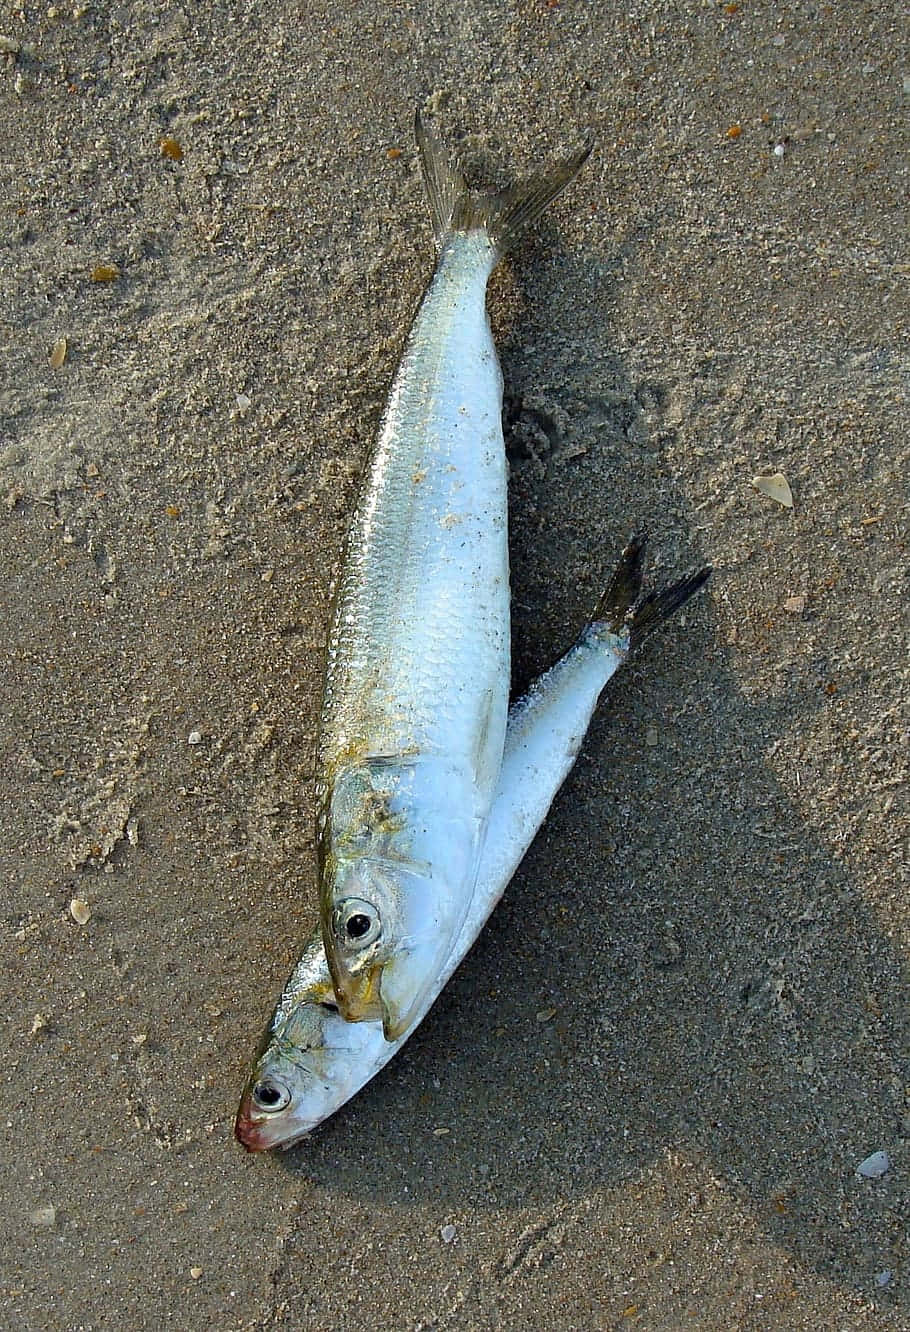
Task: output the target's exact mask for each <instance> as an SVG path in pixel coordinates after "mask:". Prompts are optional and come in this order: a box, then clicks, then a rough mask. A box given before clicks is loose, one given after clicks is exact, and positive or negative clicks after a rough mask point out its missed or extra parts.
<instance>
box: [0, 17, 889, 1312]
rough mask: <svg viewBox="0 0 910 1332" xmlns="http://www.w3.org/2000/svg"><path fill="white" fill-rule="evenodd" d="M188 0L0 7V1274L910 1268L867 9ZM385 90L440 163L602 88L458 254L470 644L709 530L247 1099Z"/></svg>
mask: <svg viewBox="0 0 910 1332" xmlns="http://www.w3.org/2000/svg"><path fill="white" fill-rule="evenodd" d="M232 8H233V10H234V12H233V13H232V14H231V16H230V17H228V15H227V11H226V9H225V8H224V7H222V6H216V5H212V4H209V3H207V2H206V0H203V3H200V4H199V5H196V6H192V7H185V8H183V9H171V10H169V11H167V12H166V13H164V12H162V10H161V7H160V6H156V5H152V4H150V3H142V2H139V3H135V4H125V5H121V6H116V7H112V6H102V5H97V6H92V5H88V6H78V7H77V8H76V9H75V10H74V9H73V8H72V7H70V6H58V7H53V8H51V9H47V8H44V7H41V8H39V9H36V10H28V11H26V12H25V13H24V14H23V13H22V12H20V11H19V10H17V9H12V10H9V9H8V10H7V12H6V15H5V17H4V18H3V19H2V22H0V36H2V37H3V39H4V40H3V42H2V43H0V87H2V101H0V107H2V116H3V122H2V128H3V134H4V143H5V152H4V154H3V159H4V161H3V171H2V175H0V198H2V206H3V218H4V225H3V228H2V232H0V244H2V247H3V262H2V266H0V284H2V295H3V301H2V307H0V309H2V315H0V340H2V357H0V483H2V492H0V493H2V495H3V496H4V498H5V500H6V503H5V505H3V506H0V577H2V603H0V604H2V622H3V634H2V653H3V670H2V673H0V691H2V694H0V716H2V721H0V738H2V746H3V756H4V761H3V763H2V768H0V781H2V799H0V864H2V872H3V878H4V882H5V884H6V889H5V894H6V907H5V910H4V912H3V919H2V933H0V939H2V949H3V965H2V983H3V989H4V998H3V1004H2V1014H3V1031H4V1041H3V1051H4V1060H3V1075H2V1089H3V1091H2V1095H3V1100H2V1110H3V1119H4V1123H5V1150H4V1153H3V1158H4V1168H3V1171H2V1179H3V1185H2V1187H3V1192H4V1205H3V1207H2V1222H0V1225H2V1234H0V1254H2V1260H0V1326H3V1327H9V1328H17V1329H21V1328H29V1329H31V1328H42V1329H54V1330H56V1329H73V1332H75V1329H101V1328H108V1327H120V1328H122V1327H128V1328H131V1329H161V1328H170V1327H174V1328H184V1327H186V1328H189V1327H194V1328H195V1327H218V1328H222V1329H261V1330H262V1332H266V1329H268V1332H272V1329H279V1328H280V1329H319V1330H322V1329H344V1330H345V1332H348V1330H349V1329H350V1330H356V1329H373V1328H376V1327H377V1326H382V1327H386V1328H394V1329H402V1330H405V1329H407V1330H409V1332H416V1329H430V1328H432V1329H456V1328H457V1329H487V1328H489V1329H493V1328H543V1327H553V1328H561V1329H585V1330H587V1329H607V1328H609V1329H625V1328H629V1329H632V1328H640V1329H648V1332H677V1330H678V1329H699V1330H700V1332H701V1330H703V1332H715V1330H716V1329H721V1328H735V1329H749V1330H752V1329H754V1330H755V1332H766V1330H769V1329H775V1330H776V1329H812V1332H817V1329H819V1328H823V1327H824V1328H830V1329H832V1332H835V1330H836V1332H855V1330H857V1329H862V1330H863V1332H865V1330H866V1329H906V1328H908V1327H910V1300H908V1282H910V1239H908V1232H907V1198H908V1189H907V1169H908V1161H910V1156H908V1142H907V1140H908V1135H910V1117H908V1115H910V1112H908V1105H907V1101H906V1094H907V1086H906V1080H907V1067H908V1065H907V1056H908V1002H907V993H908V991H907V957H908V948H910V907H908V888H907V831H908V817H907V789H908V771H907V767H908V760H907V754H908V749H907V718H908V712H907V700H908V668H907V626H908V614H907V570H908V559H907V476H908V444H907V410H906V397H905V394H906V384H907V361H906V331H907V301H906V288H905V281H906V275H907V254H906V240H905V237H906V197H907V166H906V163H907V153H906V150H907V135H906V120H905V118H904V117H905V116H906V94H905V76H906V74H907V68H906V66H902V65H901V63H900V46H899V41H898V35H899V26H898V25H899V19H898V18H897V17H896V16H893V15H892V13H891V11H889V10H888V9H887V7H881V6H872V5H863V4H854V5H851V6H843V7H842V6H830V7H827V8H821V9H819V8H817V7H814V6H807V5H797V6H795V7H794V6H791V7H788V8H786V9H782V10H781V9H778V8H776V7H772V6H762V5H750V4H745V3H744V4H742V5H727V6H724V5H714V4H707V5H706V4H695V3H693V2H692V0H684V3H682V4H680V5H676V6H662V5H658V6H656V7H655V6H654V5H649V6H636V5H633V6H631V7H628V6H626V7H624V8H623V9H622V10H616V11H615V12H613V13H608V12H605V11H604V10H602V9H601V8H600V7H594V6H587V7H586V6H575V5H570V4H568V3H560V4H548V3H533V4H532V3H521V4H518V5H511V6H505V5H495V4H492V3H481V2H480V0H467V3H463V4H459V5H451V6H447V5H441V4H439V5H429V6H404V7H388V6H379V5H375V4H367V3H363V4H355V5H352V6H348V7H347V8H346V9H345V10H343V11H340V10H339V9H338V7H337V6H335V7H325V8H321V7H320V6H317V5H310V6H305V7H304V9H303V12H302V13H301V12H300V10H299V8H298V7H295V6H285V7H282V6H280V5H277V4H275V3H273V2H269V3H266V0H262V2H261V3H251V4H248V5H245V6H243V7H232ZM418 102H420V103H421V104H423V105H425V106H426V108H427V112H428V115H429V116H430V117H431V118H432V120H433V123H434V125H435V127H436V129H437V131H438V132H439V133H440V134H441V135H442V136H444V137H445V138H446V139H447V140H448V141H449V142H450V143H452V144H453V145H456V144H457V145H458V146H459V148H460V151H461V154H462V157H463V159H464V160H465V162H466V164H467V166H468V168H469V171H470V172H471V173H472V175H473V176H474V177H475V178H476V179H483V180H487V181H490V182H491V183H495V184H502V183H504V182H505V181H506V180H508V179H509V178H510V177H511V176H512V175H513V174H514V173H515V172H516V171H523V170H529V169H531V168H532V167H533V166H534V165H536V164H537V163H539V161H541V160H542V159H544V158H546V157H548V156H550V155H551V154H552V153H553V152H554V151H556V150H558V149H560V148H565V147H566V146H568V145H569V144H571V143H572V142H574V141H575V140H576V138H577V134H578V131H579V130H580V129H582V128H583V127H586V126H589V127H591V128H593V129H594V131H595V133H596V136H597V148H596V153H595V156H594V157H593V158H592V160H591V161H590V162H589V163H588V164H587V165H586V167H585V169H584V172H583V174H582V176H581V177H580V178H579V180H578V182H577V183H575V184H574V185H573V186H572V188H571V189H570V190H569V191H568V192H567V193H566V195H565V196H564V197H563V198H562V199H561V200H560V201H559V203H558V204H557V205H556V207H555V208H554V209H553V210H552V211H551V213H550V214H549V215H548V216H547V218H546V219H545V221H543V222H542V223H541V224H540V225H539V226H538V227H537V228H536V229H535V233H534V235H533V236H531V237H529V238H528V239H527V240H526V242H525V243H524V244H523V245H522V247H521V248H520V250H519V251H518V253H517V254H516V255H514V256H513V257H512V258H510V260H509V261H508V263H507V264H506V265H504V266H503V268H502V269H501V270H500V272H499V273H498V274H497V276H496V277H495V279H494V282H493V286H492V290H491V302H490V303H491V311H492V315H493V321H494V327H495V330H496V334H497V340H498V343H499V346H500V348H501V352H502V361H503V371H504V376H505V381H506V394H507V396H506V405H505V424H506V435H507V445H508V450H509V457H510V462H511V468H512V471H511V513H510V521H511V533H512V536H511V548H512V565H513V574H512V577H513V641H514V685H515V688H516V689H519V688H521V687H523V685H525V684H526V683H527V682H528V681H529V680H530V679H531V678H533V676H534V675H536V674H537V673H538V672H539V671H540V670H541V669H543V668H545V667H546V666H547V665H548V664H549V663H550V662H551V661H552V659H553V658H554V656H555V655H556V654H557V653H558V652H560V651H561V650H563V649H564V648H565V647H566V646H567V645H568V643H569V642H570V641H571V640H572V638H573V637H574V635H575V633H576V631H577V629H578V627H579V626H580V624H581V623H582V621H583V619H584V618H585V616H586V614H587V613H588V611H589V610H590V608H591V607H592V605H593V603H594V600H595V598H596V595H597V593H598V590H599V589H600V587H601V585H602V583H603V581H604V579H605V577H606V576H607V575H608V573H609V571H610V569H611V568H612V565H613V563H614V561H615V558H616V556H617V554H618V552H619V550H620V549H621V547H622V544H623V542H624V541H625V539H626V537H627V535H628V534H629V532H630V531H632V530H634V529H636V528H638V527H640V526H642V525H646V526H647V527H648V528H649V529H650V532H651V545H652V576H653V577H654V578H655V579H659V578H661V577H663V578H667V577H669V576H670V575H671V574H675V573H677V572H685V571H686V570H688V569H691V568H694V567H696V566H697V565H698V564H699V563H701V562H703V561H706V560H707V561H710V562H711V563H712V564H713V565H714V566H715V569H716V573H715V576H714V579H713V580H712V583H711V585H710V589H709V592H708V594H707V595H703V596H702V597H701V598H700V599H699V601H698V602H697V604H693V605H692V606H691V607H690V608H687V611H686V613H685V615H684V616H683V617H680V619H679V620H677V621H676V622H675V623H674V624H673V625H672V626H671V627H669V628H668V629H667V630H666V631H665V632H664V633H663V634H662V635H661V636H660V637H659V638H656V639H655V641H654V642H653V643H650V644H649V645H648V646H647V648H646V650H644V651H643V652H642V654H641V656H640V657H639V658H638V659H637V660H636V661H635V662H634V663H633V664H632V665H631V666H630V667H629V669H628V670H627V672H626V673H625V675H624V676H622V677H619V678H617V680H616V681H615V683H614V686H613V687H612V688H611V690H610V692H609V694H608V696H607V697H606V698H605V700H604V703H603V706H602V709H601V711H600V713H599V715H598V717H597V719H596V721H595V723H594V725H593V727H592V730H591V732H590V735H589V737H588V740H587V743H586V745H585V748H584V751H583V754H582V757H581V759H580V761H579V763H578V765H577V768H576V770H575V772H574V773H573V775H572V776H571V778H570V779H569V781H568V782H567V784H566V786H565V788H564V789H563V791H562V793H561V794H560V796H559V798H558V800H557V802H556V804H555V806H554V808H553V811H552V814H551V817H550V818H549V820H548V822H547V824H546V825H545V827H544V829H543V830H542V832H541V833H540V835H539V837H538V838H537V841H536V842H535V844H534V846H533V848H532V850H531V851H530V853H529V854H528V856H527V858H526V860H525V862H524V864H523V866H522V868H521V870H520V872H519V873H518V875H517V876H516V878H515V881H514V883H513V884H512V885H511V887H510V889H509V891H508V893H507V895H506V897H505V899H504V901H503V903H502V905H501V907H500V908H499V909H498V911H497V912H496V914H495V916H494V918H493V920H492V921H491V923H490V925H489V926H488V928H487V930H486V931H485V932H484V934H483V935H482V936H481V938H480V940H479V941H478V944H477V946H476V947H475V949H474V950H473V952H472V953H471V954H470V956H469V957H468V959H467V960H466V962H465V963H464V965H463V966H462V968H461V969H460V970H459V972H458V973H457V974H456V976H455V978H454V979H453V981H452V983H451V984H450V986H449V987H448V989H447V990H446V992H445V993H444V994H443V996H442V997H441V999H440V1000H439V1002H438V1003H437V1005H436V1007H435V1008H434V1010H433V1011H432V1013H431V1014H430V1016H429V1017H428V1018H427V1020H426V1021H425V1023H424V1024H423V1026H422V1027H421V1029H420V1030H419V1032H418V1033H417V1034H416V1035H415V1036H414V1038H413V1039H412V1040H411V1042H410V1043H409V1045H408V1046H407V1047H406V1049H405V1051H404V1052H403V1053H402V1055H401V1056H400V1057H398V1058H397V1059H396V1060H395V1062H394V1063H393V1064H392V1065H390V1066H389V1068H388V1069H387V1070H386V1071H385V1072H384V1073H383V1074H382V1075H381V1076H380V1077H379V1078H378V1079H377V1080H376V1081H375V1082H374V1083H373V1084H371V1085H370V1086H369V1087H368V1088H367V1089H366V1090H365V1091H364V1092H363V1093H362V1094H361V1095H360V1096H359V1097H358V1098H357V1099H356V1100H354V1101H353V1102H352V1103H351V1104H350V1105H349V1106H348V1107H346V1108H345V1110H343V1111H342V1112H341V1113H340V1114H339V1115H338V1116H337V1117H336V1118H335V1119H334V1120H333V1121H332V1122H330V1123H329V1124H327V1125H326V1126H325V1127H324V1128H323V1129H322V1130H320V1131H319V1133H318V1134H317V1135H315V1136H314V1137H313V1138H312V1139H311V1140H310V1141H308V1142H306V1143H304V1144H303V1145H301V1146H300V1147H298V1148H296V1149H295V1150H293V1151H292V1152H291V1153H288V1154H286V1155H279V1156H273V1157H258V1158H257V1157H250V1156H246V1155H244V1154H243V1152H242V1151H241V1150H240V1148H239V1147H238V1146H237V1145H236V1143H235V1142H234V1141H233V1139H232V1136H231V1118H232V1114H233V1111H234V1108H235V1105H236V1101H237V1097H238V1095H239V1092H240V1088H241V1086H242V1083H243V1080H244V1077H245V1072H246V1068H247V1066H248V1062H249V1060H250V1058H251V1056H252V1053H253V1050H254V1048H255V1045H256V1042H257V1040H258V1035H259V1031H260V1029H261V1026H262V1024H263V1023H264V1021H265V1018H266V1017H267V1015H268V1012H269V1010H270V1007H271V1005H272V1004H273V1003H274V1000H275V998H276V997H277V994H278V991H279V989H280V986H281V985H282V983H283V981H284V979H285V978H286V976H287V974H288V972H289V970H290V967H291V965H292V963H293V961H294V958H295V954H296V950H297V949H298V947H299V945H300V943H301V942H302V940H303V939H304V938H305V936H306V934H307V933H308V932H309V930H310V928H311V927H312V924H313V922H314V920H315V894H314V888H313V876H314V853H313V838H312V785H311V776H312V765H313V743H314V734H315V726H316V718H317V715H318V705H319V689H320V673H321V659H322V651H323V642H324V636H325V630H326V619H327V603H328V596H329V587H330V582H331V578H332V574H333V570H334V569H335V567H336V564H337V560H338V557H339V552H340V547H341V542H342V539H343V534H344V527H345V520H346V516H347V514H348V513H349V511H350V507H351V504H352V499H353V495H354V492H355V487H356V482H357V477H358V475H359V472H360V469H361V467H362V465H363V461H364V458H365V456H366V452H367V450H368V447H369V442H370V439H371V437H372V435H373V432H374V430H375V428H376V424H377V420H378V417H379V413H380V411H381V407H382V403H383V399H384V395H385V392H386V389H387V386H388V383H389V380H390V377H391V374H392V371H393V369H394V366H395V363H396V358H397V355H398V352H399V350H400V347H401V342H402V339H403V336H404V333H405V331H406V328H407V325H408V321H409V319H410V317H411V314H412V312H413V310H414V308H415V306H416V303H417V301H418V300H419V297H420V294H421V292H422V289H423V286H424V284H425V282H426V280H427V278H428V276H429V272H430V269H431V264H432V241H431V232H430V226H429V222H428V219H427V215H426V209H425V205H424V201H423V198H422V193H421V185H420V180H419V174H418V170H417V164H416V154H415V149H414V145H413V135H412V119H413V112H414V107H415V105H416V104H417V103H418ZM162 145H164V149H163V147H162ZM114 271H115V272H116V275H114ZM902 278H903V279H904V287H903V288H902V286H901V279H902ZM63 339H65V343H66V346H65V358H64V359H63V362H62V364H59V365H52V364H51V356H52V352H53V350H54V349H55V348H56V349H57V355H56V357H55V358H54V359H55V361H58V360H60V358H61V356H62V355H63V350H62V344H61V340H63ZM902 358H903V359H902ZM776 472H780V473H781V474H783V475H784V476H785V477H786V478H787V480H788V482H789V485H790V487H791V489H792V494H793V499H794V503H793V507H792V508H784V507H782V506H781V505H779V504H777V503H776V502H775V501H774V500H773V499H770V498H767V497H766V496H763V495H762V494H760V493H759V492H758V491H757V490H756V489H755V488H754V487H753V485H752V480H753V478H754V477H755V476H756V475H758V474H762V473H765V474H770V473H776ZM74 898H78V899H81V900H83V901H84V902H86V903H87V905H88V910H89V913H90V914H89V917H88V920H87V922H86V923H85V924H83V925H79V924H77V923H76V921H75V920H74V919H73V918H72V915H71V913H70V909H69V904H70V902H71V901H72V899H74ZM875 1151H885V1152H887V1153H888V1156H889V1159H890V1166H889V1169H888V1170H887V1171H886V1173H885V1174H884V1175H883V1176H882V1177H881V1178H879V1179H863V1178H860V1177H858V1175H857V1173H856V1168H857V1166H858V1165H859V1164H860V1162H862V1161H863V1160H864V1159H865V1158H866V1157H868V1156H869V1154H870V1153H872V1152H875Z"/></svg>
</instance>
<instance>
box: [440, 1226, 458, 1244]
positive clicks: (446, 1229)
mask: <svg viewBox="0 0 910 1332" xmlns="http://www.w3.org/2000/svg"><path fill="white" fill-rule="evenodd" d="M439 1238H440V1239H441V1240H442V1242H443V1244H451V1243H452V1242H453V1241H454V1239H455V1227H454V1226H451V1225H450V1226H443V1227H442V1228H441V1229H440V1231H439Z"/></svg>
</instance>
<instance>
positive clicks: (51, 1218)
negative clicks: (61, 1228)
mask: <svg viewBox="0 0 910 1332" xmlns="http://www.w3.org/2000/svg"><path fill="white" fill-rule="evenodd" d="M28 1219H29V1221H30V1222H31V1223H32V1225H33V1226H39V1227H41V1228H42V1229H45V1230H46V1229H47V1228H48V1227H49V1226H52V1225H54V1223H55V1222H56V1220H57V1209H56V1207H52V1206H51V1205H50V1204H48V1205H47V1206H46V1207H34V1208H33V1209H32V1210H31V1211H30V1212H29V1214H28Z"/></svg>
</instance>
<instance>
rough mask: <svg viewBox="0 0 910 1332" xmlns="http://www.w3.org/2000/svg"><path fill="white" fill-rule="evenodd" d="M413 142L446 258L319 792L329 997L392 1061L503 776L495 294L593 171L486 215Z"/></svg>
mask: <svg viewBox="0 0 910 1332" xmlns="http://www.w3.org/2000/svg"><path fill="white" fill-rule="evenodd" d="M416 129H417V142H418V146H419V149H420V157H421V164H422V167H423V174H424V179H425V183H426V187H427V194H428V196H429V201H430V209H431V212H432V217H433V227H434V231H435V234H436V241H437V246H438V251H439V254H438V260H437V264H436V271H435V273H434V276H433V279H432V281H431V283H430V286H429V288H428V290H427V292H426V295H425V296H424V298H423V302H422V304H421V306H420V310H419V311H418V314H417V317H416V319H415V320H414V324H413V326H412V328H411V332H410V335H409V337H408V340H407V346H406V348H405V352H404V356H403V358H402V361H401V365H400V366H399V369H398V373H397V374H396V376H395V382H394V384H393V386H392V391H391V395H390V397H389V402H388V405H387V407H386V411H385V415H384V417H383V421H382V426H381V429H380V432H379V438H378V440H377V443H376V447H375V450H374V452H373V455H372V459H371V461H370V464H369V468H368V471H367V475H366V478H365V484H364V486H363V491H362V493H361V496H360V500H359V502H358V504H357V508H356V511H355V513H354V517H353V520H352V523H351V528H350V533H349V537H348V546H347V554H346V560H345V563H344V567H343V572H342V575H341V579H340V582H339V586H338V590H337V594H336V600H335V606H334V612H333V616H332V622H331V630H330V636H329V651H328V666H327V672H326V684H325V696H324V703H323V712H322V724H321V740H320V747H319V758H318V777H317V784H318V789H317V801H318V857H319V897H320V917H321V923H322V938H323V942H324V945H325V953H326V957H327V958H328V965H329V968H330V970H331V977H332V984H333V989H334V992H335V996H336V998H337V1003H338V1006H339V1008H340V1010H341V1013H342V1015H343V1017H344V1018H345V1019H347V1020H349V1021H355V1022H357V1021H363V1020H374V1019H381V1021H382V1024H383V1030H384V1033H385V1036H386V1038H387V1040H389V1041H394V1040H397V1039H398V1038H399V1037H400V1036H401V1035H402V1033H403V1032H405V1031H407V1030H408V1028H409V1027H411V1026H412V1025H413V1022H414V1020H415V1016H416V1015H417V1014H418V1013H419V1012H421V1011H422V1010H423V1008H424V1006H425V1004H426V998H427V995H428V994H429V993H430V992H431V990H432V989H433V987H434V986H435V985H436V984H437V982H438V978H439V974H440V971H441V970H442V968H443V966H444V964H445V961H446V959H447V958H448V957H449V955H450V953H451V951H452V946H453V944H454V942H455V939H456V937H457V935H458V932H459V930H460V929H461V927H462V925H463V923H464V919H465V914H466V912H467V910H468V907H469V904H470V901H471V893H472V888H473V883H472V879H473V876H474V874H475V873H476V870H477V853H478V848H479V846H480V843H481V840H482V837H483V834H484V829H485V826H486V821H487V817H488V814H489V810H490V803H491V801H492V798H493V791H494V787H495V785H496V781H497V777H498V775H499V768H500V764H501V762H502V753H503V742H504V736H505V727H506V713H507V706H508V685H509V572H508V550H507V534H506V463H505V450H504V446H503V437H502V421H501V417H502V376H501V373H500V369H499V362H498V360H497V358H496V349H495V347H494V345H493V338H492V334H491V331H490V325H489V321H488V319H487V313H486V302H485V297H486V286H487V280H488V278H489V276H490V274H491V272H492V270H493V268H494V267H495V266H496V264H497V262H498V261H499V258H500V256H501V255H502V254H503V253H504V251H505V250H506V249H508V247H509V246H510V245H511V244H512V243H513V241H514V240H515V238H516V236H517V235H518V234H519V233H520V232H521V231H522V230H523V229H524V228H525V227H526V226H527V225H528V224H529V223H530V222H532V221H533V220H534V219H535V218H536V217H537V216H538V215H539V214H540V212H541V211H542V210H543V209H544V208H545V207H546V205H547V204H548V203H549V201H550V200H551V199H553V198H554V196H555V195H556V194H558V193H559V191H560V190H561V189H562V188H563V187H564V186H565V185H566V184H567V183H568V181H570V180H571V178H572V177H573V176H574V175H575V173H576V172H577V171H578V169H579V167H580V166H581V164H582V162H583V161H584V159H585V158H586V157H587V155H588V152H589V151H590V143H586V144H585V145H584V146H583V147H582V148H580V149H579V150H578V151H577V152H575V153H573V154H572V155H571V156H570V157H568V158H566V159H565V160H563V161H560V162H558V163H556V164H555V165H554V166H552V167H551V168H550V169H549V170H547V171H544V172H542V173H541V174H539V175H537V176H534V177H532V178H531V179H530V180H528V181H525V182H523V183H522V184H519V185H516V186H514V187H512V188H511V189H508V190H505V191H504V192H503V193H501V194H498V195H493V196H478V195H475V194H472V193H471V192H470V191H469V190H468V188H467V185H466V183H465V180H464V177H463V176H462V175H461V173H460V171H458V170H456V169H454V168H452V167H451V166H450V165H449V164H448V163H447V162H446V160H445V159H444V157H443V154H442V152H441V150H440V147H439V145H438V143H437V142H436V141H435V139H433V138H432V136H431V135H430V134H429V133H428V132H427V131H426V129H425V128H424V127H423V125H422V124H421V121H420V117H419V115H418V117H417V126H416Z"/></svg>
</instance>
